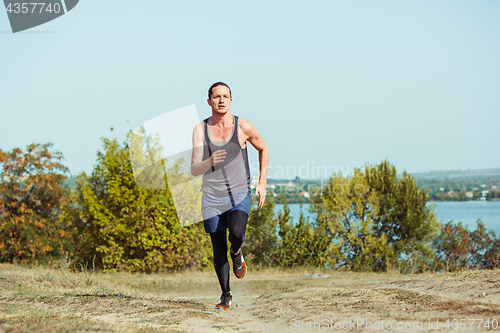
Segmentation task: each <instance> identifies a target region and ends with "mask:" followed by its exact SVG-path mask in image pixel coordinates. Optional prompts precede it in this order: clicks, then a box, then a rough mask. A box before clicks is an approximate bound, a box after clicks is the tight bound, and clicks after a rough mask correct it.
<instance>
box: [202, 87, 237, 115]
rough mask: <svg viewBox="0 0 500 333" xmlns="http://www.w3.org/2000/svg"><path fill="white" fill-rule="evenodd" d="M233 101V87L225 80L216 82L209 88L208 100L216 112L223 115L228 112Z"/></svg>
mask: <svg viewBox="0 0 500 333" xmlns="http://www.w3.org/2000/svg"><path fill="white" fill-rule="evenodd" d="M232 101H233V99H232V96H231V89H230V88H229V86H228V85H227V84H225V83H224V82H216V83H214V84H212V86H211V87H210V89H209V90H208V99H207V102H208V105H210V106H211V107H212V112H214V113H217V114H221V115H222V114H225V113H227V112H228V111H229V108H230V106H231V102H232Z"/></svg>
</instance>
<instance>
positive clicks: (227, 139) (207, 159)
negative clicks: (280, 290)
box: [191, 82, 269, 310]
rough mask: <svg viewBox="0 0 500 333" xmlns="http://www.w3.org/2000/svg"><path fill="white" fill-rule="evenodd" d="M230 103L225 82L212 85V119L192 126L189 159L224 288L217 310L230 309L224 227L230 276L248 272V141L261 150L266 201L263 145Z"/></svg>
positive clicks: (261, 182)
mask: <svg viewBox="0 0 500 333" xmlns="http://www.w3.org/2000/svg"><path fill="white" fill-rule="evenodd" d="M232 101H233V99H232V95H231V89H230V88H229V86H228V85H227V84H225V83H223V82H216V83H214V84H213V85H212V86H211V87H210V89H209V90H208V99H207V102H208V105H210V107H211V108H212V116H211V117H209V118H207V119H205V120H204V121H202V122H201V123H199V124H198V125H196V127H195V128H194V131H193V154H192V158H191V173H192V175H193V176H194V177H196V176H200V175H203V178H202V188H201V190H202V191H203V196H202V203H201V212H202V215H203V225H204V227H205V231H206V232H207V233H210V238H211V240H212V248H213V253H214V268H215V272H216V274H217V278H218V279H219V284H220V286H221V289H222V296H221V298H220V300H219V303H218V304H217V305H216V306H215V307H216V308H222V309H224V310H227V309H228V308H229V307H230V306H231V301H232V298H233V297H232V295H231V292H230V288H229V262H228V259H227V241H226V237H227V232H226V229H229V242H230V243H231V249H230V254H231V259H232V262H233V272H234V275H236V277H237V278H242V277H244V276H245V274H246V272H247V266H246V264H245V260H244V259H243V253H242V252H241V245H242V244H243V241H244V240H245V229H246V225H247V220H248V215H249V214H250V205H251V201H252V199H251V192H250V168H249V165H248V154H247V141H248V142H250V143H251V144H252V146H254V148H255V149H257V151H258V152H259V167H260V178H259V183H258V185H257V186H256V188H255V194H256V195H259V207H260V208H262V206H263V205H264V201H265V200H266V177H267V176H266V174H267V167H268V164H269V150H268V148H267V145H266V143H265V142H264V140H263V139H262V138H261V137H260V135H259V133H258V132H257V130H256V129H255V127H254V126H253V125H252V124H251V123H249V122H248V121H246V120H244V119H242V118H239V117H237V116H233V115H232V114H231V111H230V107H231V103H232Z"/></svg>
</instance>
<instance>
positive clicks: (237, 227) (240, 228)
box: [210, 210, 248, 296]
mask: <svg viewBox="0 0 500 333" xmlns="http://www.w3.org/2000/svg"><path fill="white" fill-rule="evenodd" d="M227 219H228V227H229V242H230V243H231V249H232V250H233V252H234V253H236V252H238V251H239V249H240V248H241V245H242V244H243V241H244V240H245V229H246V226H247V219H248V214H247V213H245V212H244V211H241V210H234V211H232V212H230V213H228V214H227ZM226 234H227V232H226V229H223V230H220V231H217V232H213V233H211V234H210V238H211V239H212V248H213V250H214V268H215V272H216V273H217V278H218V279H219V284H220V287H221V289H222V293H223V294H224V295H225V296H229V294H230V293H229V292H230V288H229V271H230V270H229V262H228V260H227V241H226Z"/></svg>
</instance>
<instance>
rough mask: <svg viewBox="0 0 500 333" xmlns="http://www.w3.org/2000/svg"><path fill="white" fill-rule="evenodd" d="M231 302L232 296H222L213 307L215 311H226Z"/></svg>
mask: <svg viewBox="0 0 500 333" xmlns="http://www.w3.org/2000/svg"><path fill="white" fill-rule="evenodd" d="M232 300H233V296H232V295H229V296H224V294H222V295H221V297H220V300H219V303H217V304H216V305H215V308H216V309H224V310H227V309H229V307H230V306H231V302H232Z"/></svg>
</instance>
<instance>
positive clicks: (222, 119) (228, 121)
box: [210, 111, 233, 127]
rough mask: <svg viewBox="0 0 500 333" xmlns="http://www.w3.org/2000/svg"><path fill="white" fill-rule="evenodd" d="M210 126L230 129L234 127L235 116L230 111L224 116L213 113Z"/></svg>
mask: <svg viewBox="0 0 500 333" xmlns="http://www.w3.org/2000/svg"><path fill="white" fill-rule="evenodd" d="M210 124H211V125H217V126H220V127H230V126H231V125H233V115H232V114H231V112H229V111H227V112H226V113H224V114H220V113H215V112H212V117H211V119H210Z"/></svg>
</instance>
